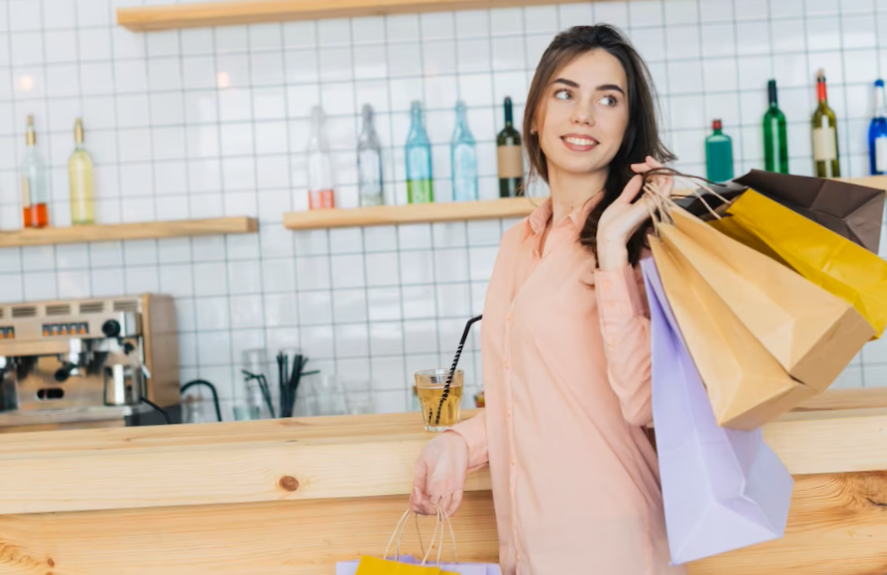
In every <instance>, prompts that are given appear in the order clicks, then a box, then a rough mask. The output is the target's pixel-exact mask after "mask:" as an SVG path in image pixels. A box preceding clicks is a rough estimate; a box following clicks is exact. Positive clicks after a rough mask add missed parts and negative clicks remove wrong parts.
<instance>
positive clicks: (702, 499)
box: [641, 258, 794, 564]
mask: <svg viewBox="0 0 887 575" xmlns="http://www.w3.org/2000/svg"><path fill="white" fill-rule="evenodd" d="M641 268H642V270H643V272H644V283H645V285H646V288H647V298H648V300H649V303H650V323H651V325H650V338H651V345H652V368H653V423H654V425H655V430H656V446H657V451H658V453H659V469H660V475H661V481H662V496H663V500H664V502H665V524H666V529H667V532H668V546H669V550H670V551H671V560H672V563H673V564H681V563H686V562H688V561H694V560H696V559H701V558H703V557H709V556H711V555H717V554H719V553H724V552H726V551H730V550H733V549H738V548H740V547H746V546H748V545H754V544H756V543H761V542H764V541H769V540H771V539H777V538H779V537H782V535H783V533H784V532H785V524H786V521H787V520H788V509H789V504H790V502H791V495H792V488H793V486H794V481H793V480H792V478H791V475H789V473H788V471H787V470H786V469H785V466H783V464H782V462H781V461H780V460H779V458H778V457H777V456H776V454H775V453H773V450H771V449H770V448H769V447H768V446H767V445H766V444H765V443H764V440H763V435H762V433H761V430H760V429H756V430H754V431H739V430H734V429H725V428H721V427H718V425H717V423H716V422H715V417H714V412H713V411H712V408H711V403H710V402H709V400H708V397H707V395H706V391H705V387H704V385H703V383H702V380H701V378H700V377H699V373H698V371H697V370H696V367H695V365H694V364H693V360H692V358H691V357H690V354H689V352H688V351H687V348H686V346H685V344H684V341H683V339H682V337H681V335H680V330H679V328H678V324H677V322H676V321H675V318H674V316H673V315H672V312H671V308H670V307H669V304H668V300H667V299H666V297H665V291H664V289H663V288H662V283H661V281H660V279H659V273H658V271H657V269H656V264H655V263H654V262H653V259H652V258H648V259H645V260H644V261H642V262H641Z"/></svg>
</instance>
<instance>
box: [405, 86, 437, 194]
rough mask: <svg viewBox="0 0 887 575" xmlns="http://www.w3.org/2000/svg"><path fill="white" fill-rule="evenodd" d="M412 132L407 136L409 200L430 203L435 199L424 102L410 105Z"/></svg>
mask: <svg viewBox="0 0 887 575" xmlns="http://www.w3.org/2000/svg"><path fill="white" fill-rule="evenodd" d="M410 116H411V123H410V133H409V135H408V136H407V145H406V164H407V201H408V202H409V203H411V204H428V203H431V202H433V201H434V186H433V184H432V179H431V142H430V141H429V140H428V134H427V133H426V132H425V124H424V123H423V121H422V104H421V103H419V102H418V101H416V102H413V103H412V105H411V106H410Z"/></svg>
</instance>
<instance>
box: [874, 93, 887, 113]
mask: <svg viewBox="0 0 887 575" xmlns="http://www.w3.org/2000/svg"><path fill="white" fill-rule="evenodd" d="M875 117H876V118H887V96H885V94H884V86H878V87H877V88H875Z"/></svg>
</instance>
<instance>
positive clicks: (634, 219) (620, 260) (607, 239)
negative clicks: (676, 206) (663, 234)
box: [597, 156, 672, 270]
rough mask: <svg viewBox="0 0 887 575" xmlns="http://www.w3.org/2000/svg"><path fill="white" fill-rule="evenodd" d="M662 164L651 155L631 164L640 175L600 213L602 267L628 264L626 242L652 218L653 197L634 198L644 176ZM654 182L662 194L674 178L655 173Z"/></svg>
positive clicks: (600, 264)
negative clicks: (651, 198) (650, 203)
mask: <svg viewBox="0 0 887 575" xmlns="http://www.w3.org/2000/svg"><path fill="white" fill-rule="evenodd" d="M661 167H662V164H660V163H659V162H657V161H656V160H655V159H654V158H652V157H651V156H647V160H646V161H645V162H644V163H642V164H632V166H631V169H632V170H633V171H634V172H635V173H636V174H637V175H636V176H635V177H633V178H632V179H631V180H629V182H628V184H627V185H626V186H625V189H624V190H622V195H620V196H619V197H618V198H616V200H615V201H614V202H613V203H612V204H610V205H609V206H608V207H607V209H606V210H604V213H603V214H601V219H600V222H598V230H597V252H598V266H599V267H600V269H602V270H616V269H621V268H624V267H625V266H627V265H628V248H627V247H626V244H627V243H628V240H629V238H631V236H632V234H634V233H635V232H636V231H637V229H638V228H639V227H640V226H641V224H643V223H644V222H645V221H647V220H648V219H649V218H650V209H651V208H652V206H651V205H649V204H648V202H649V201H650V200H648V199H647V198H646V197H642V198H641V199H639V200H638V201H637V202H634V203H632V200H633V199H634V198H635V197H637V195H638V192H640V191H641V185H642V184H643V181H644V177H643V175H644V174H646V173H647V172H649V171H650V170H652V169H654V168H661ZM653 179H654V181H655V182H656V184H657V185H658V186H659V189H660V190H661V191H662V193H663V195H666V196H668V195H670V194H671V187H672V178H671V177H670V176H654V178H653Z"/></svg>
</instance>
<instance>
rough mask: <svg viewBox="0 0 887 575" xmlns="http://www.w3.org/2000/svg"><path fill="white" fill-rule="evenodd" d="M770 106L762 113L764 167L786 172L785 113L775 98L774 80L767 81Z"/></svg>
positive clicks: (786, 138) (772, 170)
mask: <svg viewBox="0 0 887 575" xmlns="http://www.w3.org/2000/svg"><path fill="white" fill-rule="evenodd" d="M767 97H768V99H769V101H770V106H769V107H768V108H767V112H766V113H765V114H764V169H765V170H767V171H768V172H778V173H780V174H787V173H788V135H787V133H786V127H785V114H783V113H782V110H780V109H779V105H778V103H777V98H776V80H770V81H769V82H767Z"/></svg>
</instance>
